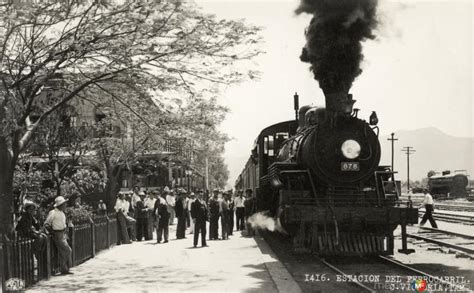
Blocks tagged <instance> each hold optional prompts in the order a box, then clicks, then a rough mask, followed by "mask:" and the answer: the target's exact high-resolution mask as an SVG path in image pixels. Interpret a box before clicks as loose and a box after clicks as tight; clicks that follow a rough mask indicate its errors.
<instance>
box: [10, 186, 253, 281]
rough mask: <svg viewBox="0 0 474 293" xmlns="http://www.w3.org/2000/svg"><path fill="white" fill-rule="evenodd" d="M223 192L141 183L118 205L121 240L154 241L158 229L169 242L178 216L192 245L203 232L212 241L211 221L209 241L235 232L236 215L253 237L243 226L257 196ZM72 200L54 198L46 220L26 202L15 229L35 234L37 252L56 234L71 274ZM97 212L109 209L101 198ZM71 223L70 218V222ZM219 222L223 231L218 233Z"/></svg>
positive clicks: (180, 233) (179, 232)
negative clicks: (147, 187) (154, 188)
mask: <svg viewBox="0 0 474 293" xmlns="http://www.w3.org/2000/svg"><path fill="white" fill-rule="evenodd" d="M245 193H246V196H245V197H244V194H243V191H237V192H236V193H235V194H233V193H232V192H221V191H219V190H217V189H216V190H214V191H213V194H212V196H205V194H204V192H203V191H202V190H198V191H197V192H196V194H195V193H193V192H187V191H186V190H185V189H183V188H177V189H175V190H170V189H169V188H168V187H165V188H164V189H163V190H162V191H161V192H159V191H151V192H147V191H142V190H140V188H139V187H135V188H133V191H131V192H121V193H119V194H118V197H117V200H116V203H115V206H114V209H115V212H116V214H117V222H118V236H119V237H118V238H119V240H118V242H119V243H118V244H129V243H131V242H132V241H135V240H136V241H142V240H152V239H153V231H155V230H156V234H157V242H158V243H167V242H168V239H169V226H170V225H174V221H175V219H176V220H177V227H176V238H177V239H184V238H186V235H187V234H194V237H193V244H194V247H197V244H198V240H199V236H201V245H202V246H203V247H206V246H207V242H206V238H207V225H206V223H207V222H209V230H210V231H209V240H218V239H222V240H226V239H229V235H232V233H233V231H234V215H235V223H236V228H237V229H236V230H237V231H239V230H244V229H246V230H247V233H248V235H249V236H252V235H253V234H254V233H253V230H252V228H251V226H250V225H249V224H247V226H246V227H244V223H245V222H246V220H247V218H248V217H250V216H251V215H252V214H253V213H255V211H256V201H255V198H254V197H253V194H252V190H251V189H247V190H246V192H245ZM66 207H67V200H66V199H65V198H64V197H62V196H58V197H56V198H55V200H54V205H53V209H52V210H51V211H50V212H49V213H48V216H47V218H46V220H45V222H44V224H43V225H41V224H40V223H39V221H38V220H37V219H36V216H35V214H36V211H37V208H38V206H37V205H36V204H35V203H34V202H32V201H29V200H28V201H25V203H24V204H23V212H22V214H21V216H20V218H19V221H18V224H17V226H16V230H17V232H18V233H19V235H20V236H21V237H27V238H33V239H35V253H38V252H41V251H42V250H43V249H44V248H45V246H46V240H47V237H48V236H47V234H49V235H51V239H52V240H53V242H54V245H55V247H56V248H57V250H58V256H59V264H60V273H61V274H71V272H70V270H69V269H70V267H71V266H72V258H71V254H72V249H71V247H70V246H69V244H68V233H67V231H68V225H69V224H68V222H69V221H67V218H66V214H65V213H64V211H65V209H66ZM97 213H98V214H105V213H106V206H105V204H104V202H103V201H100V202H99V204H98V208H97ZM69 223H70V222H69ZM219 225H220V228H221V229H220V235H219Z"/></svg>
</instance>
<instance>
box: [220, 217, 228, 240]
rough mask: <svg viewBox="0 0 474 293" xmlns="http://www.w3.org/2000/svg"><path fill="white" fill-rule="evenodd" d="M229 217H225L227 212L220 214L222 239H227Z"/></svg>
mask: <svg viewBox="0 0 474 293" xmlns="http://www.w3.org/2000/svg"><path fill="white" fill-rule="evenodd" d="M228 235H229V219H228V218H227V212H222V214H221V236H222V239H229V236H228Z"/></svg>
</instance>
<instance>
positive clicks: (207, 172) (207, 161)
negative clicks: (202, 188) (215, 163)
mask: <svg viewBox="0 0 474 293" xmlns="http://www.w3.org/2000/svg"><path fill="white" fill-rule="evenodd" d="M207 190H209V158H208V157H207V156H206V192H207Z"/></svg>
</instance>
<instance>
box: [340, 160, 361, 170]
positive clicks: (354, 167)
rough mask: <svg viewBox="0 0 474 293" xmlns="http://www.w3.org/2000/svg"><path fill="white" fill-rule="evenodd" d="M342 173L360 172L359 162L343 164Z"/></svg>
mask: <svg viewBox="0 0 474 293" xmlns="http://www.w3.org/2000/svg"><path fill="white" fill-rule="evenodd" d="M341 171H359V162H341Z"/></svg>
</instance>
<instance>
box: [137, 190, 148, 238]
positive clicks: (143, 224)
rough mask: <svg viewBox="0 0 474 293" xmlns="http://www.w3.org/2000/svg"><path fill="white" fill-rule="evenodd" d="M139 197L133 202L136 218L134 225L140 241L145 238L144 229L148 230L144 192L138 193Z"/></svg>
mask: <svg viewBox="0 0 474 293" xmlns="http://www.w3.org/2000/svg"><path fill="white" fill-rule="evenodd" d="M139 196H140V199H139V200H137V202H136V203H135V215H136V219H137V223H136V227H137V240H138V241H142V240H143V238H144V237H145V238H146V231H147V230H148V225H147V224H148V223H147V218H148V214H147V208H146V206H145V203H144V200H145V193H143V191H142V192H140V193H139Z"/></svg>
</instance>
